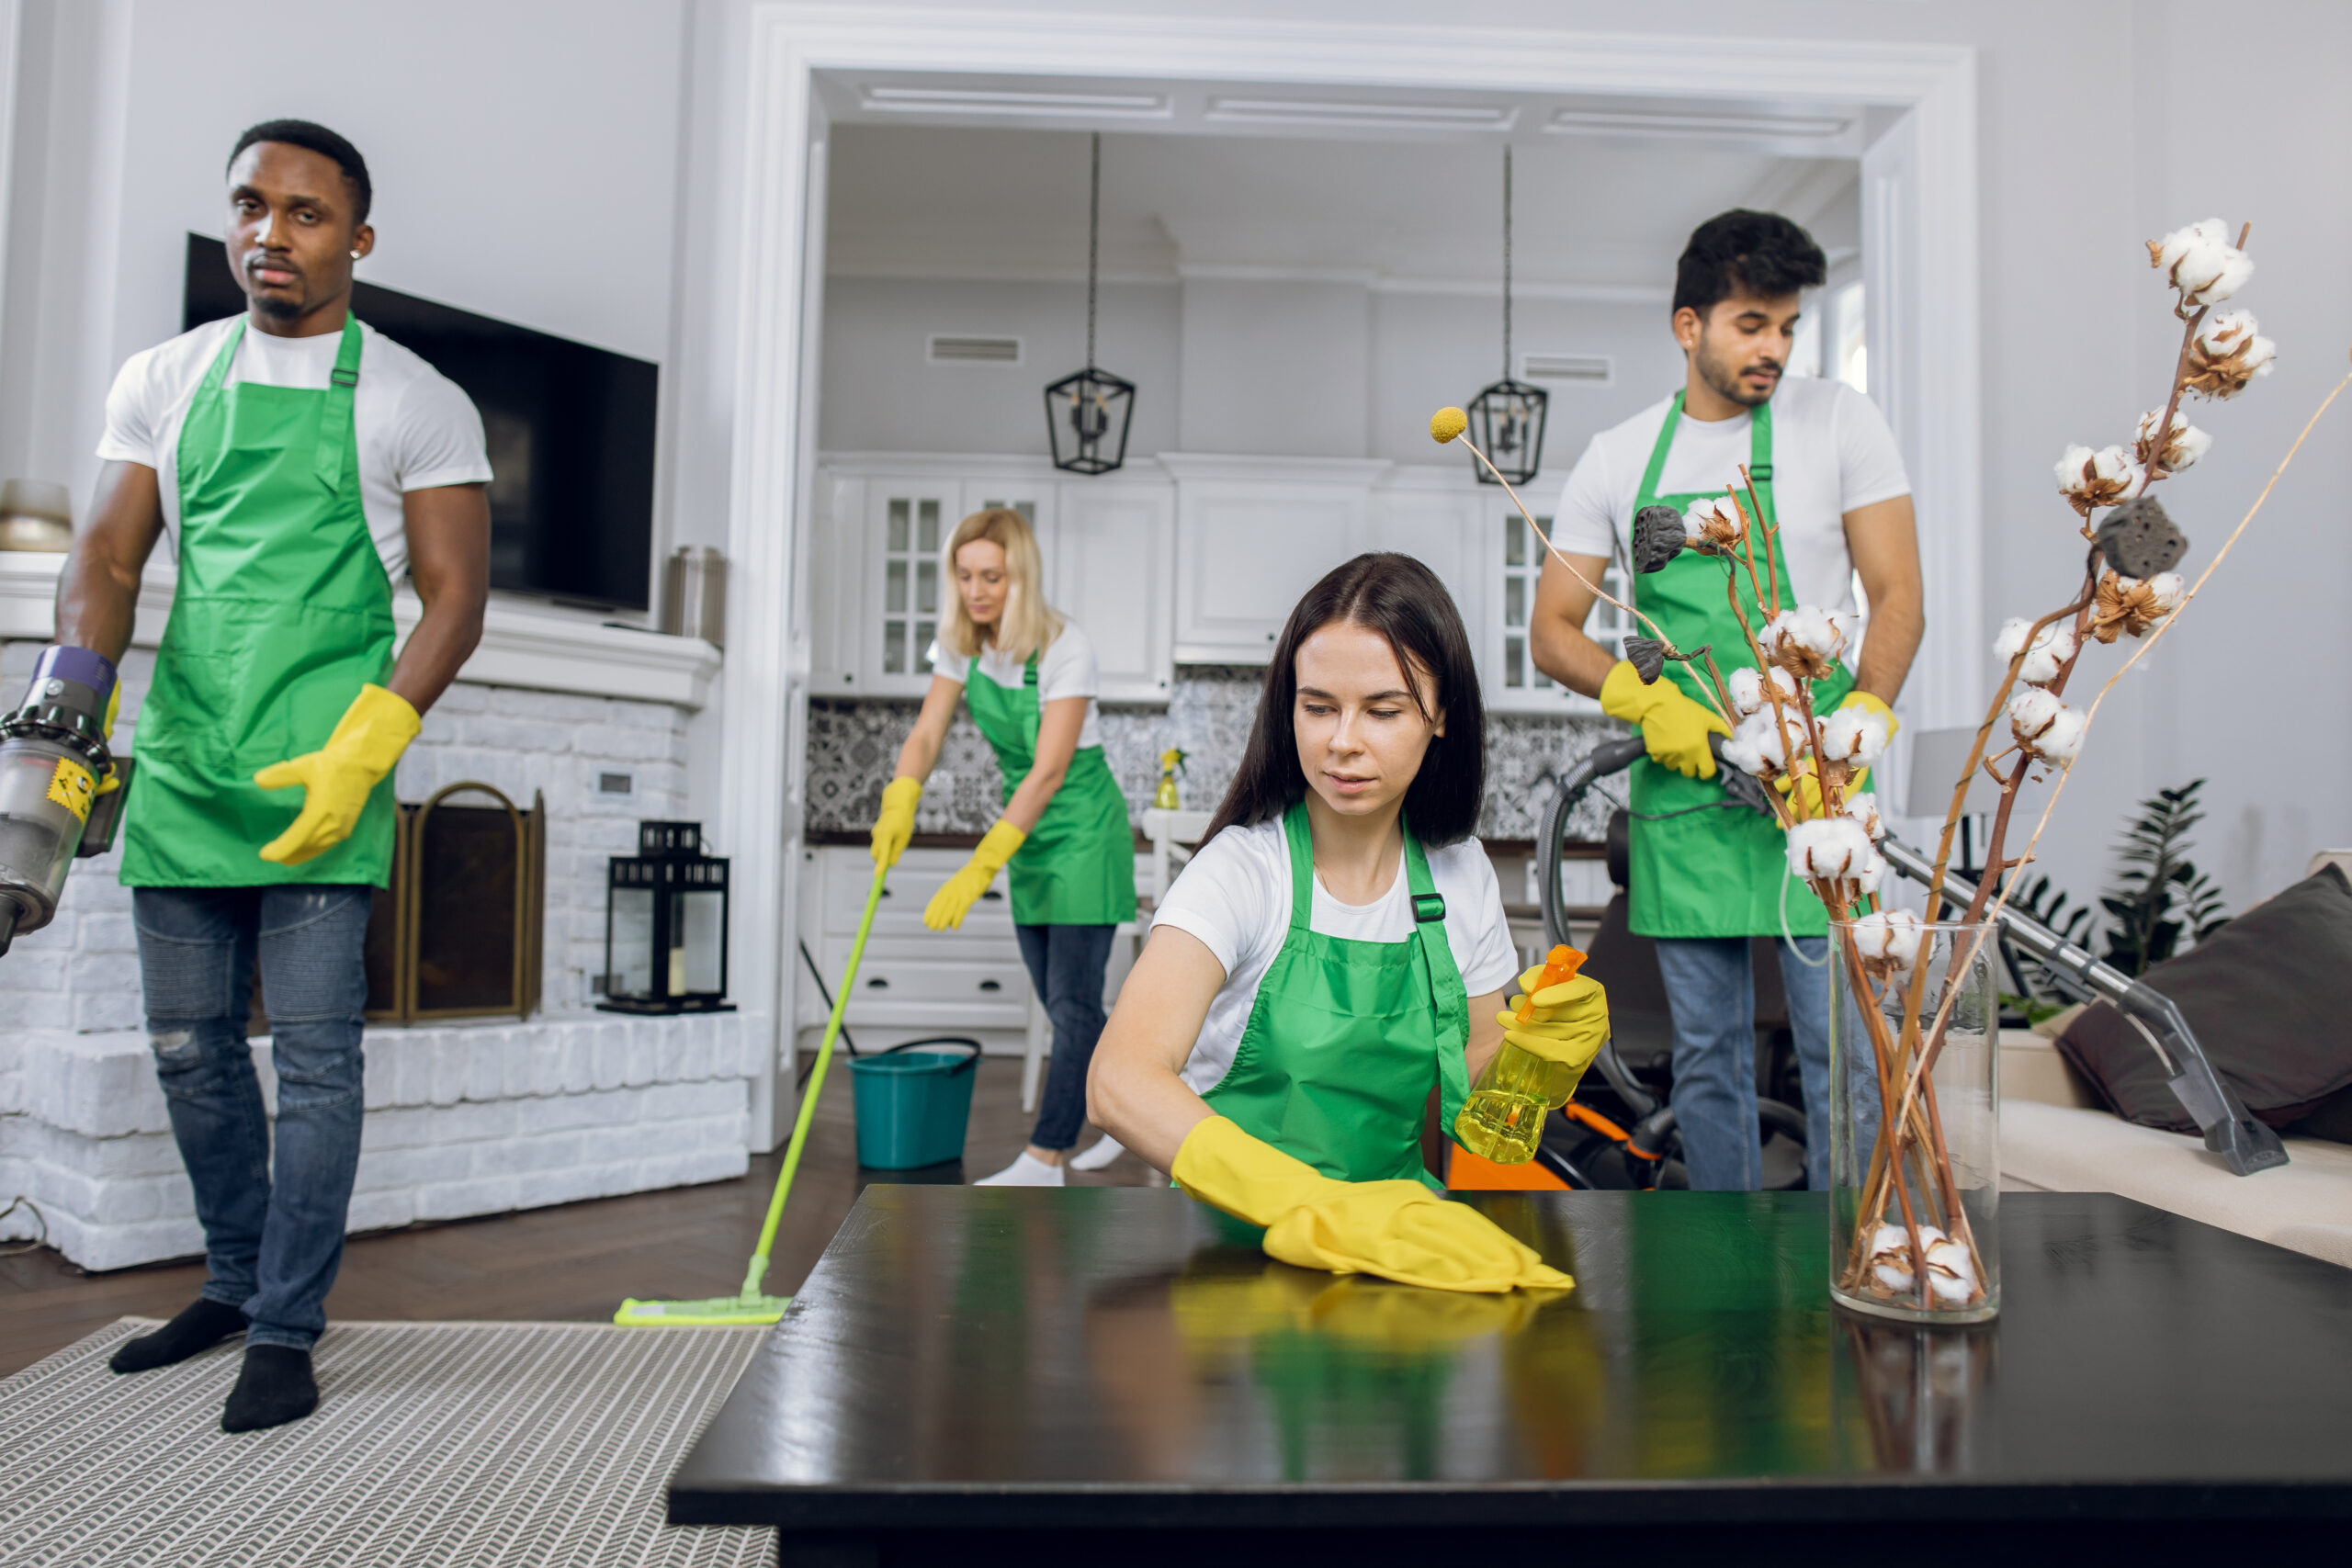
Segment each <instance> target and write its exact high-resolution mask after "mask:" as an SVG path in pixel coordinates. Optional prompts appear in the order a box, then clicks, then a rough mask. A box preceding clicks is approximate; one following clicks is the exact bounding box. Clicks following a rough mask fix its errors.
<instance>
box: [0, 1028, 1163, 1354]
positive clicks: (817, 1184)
mask: <svg viewBox="0 0 2352 1568" xmlns="http://www.w3.org/2000/svg"><path fill="white" fill-rule="evenodd" d="M841 1068H842V1064H841V1062H840V1060H838V1059H836V1061H835V1062H834V1064H833V1070H832V1071H831V1073H829V1074H828V1075H827V1079H826V1084H825V1092H824V1098H823V1099H822V1100H820V1101H819V1102H818V1106H817V1117H816V1121H815V1122H814V1124H813V1125H812V1126H811V1127H810V1128H809V1147H808V1150H807V1152H806V1153H805V1154H803V1156H801V1162H800V1172H799V1175H798V1176H797V1177H796V1178H795V1179H794V1181H793V1190H792V1197H791V1200H790V1201H789V1202H788V1204H787V1205H786V1210H785V1216H784V1224H783V1225H782V1227H781V1228H780V1229H779V1230H778V1232H777V1235H776V1244H775V1262H774V1264H773V1265H772V1266H771V1267H770V1269H769V1270H768V1276H767V1280H766V1282H765V1285H764V1288H765V1289H766V1290H768V1291H770V1292H775V1293H777V1294H789V1293H790V1292H794V1291H797V1290H798V1289H799V1288H800V1281H801V1280H803V1279H805V1278H807V1276H808V1273H809V1269H810V1267H811V1266H813V1265H814V1264H815V1263H816V1261H817V1257H818V1254H820V1253H821V1252H822V1251H823V1250H824V1248H825V1243H826V1242H828V1241H830V1240H831V1238H832V1235H833V1232H834V1231H835V1230H836V1229H838V1228H839V1227H840V1225H841V1223H842V1216H844V1215H845V1214H847V1213H849V1209H850V1205H851V1204H852V1203H853V1202H854V1201H855V1200H856V1197H857V1193H858V1190H860V1189H861V1188H862V1187H864V1186H865V1183H866V1182H867V1181H869V1180H876V1181H910V1180H913V1181H925V1180H928V1181H955V1180H962V1179H967V1178H969V1177H977V1176H985V1175H988V1174H989V1172H991V1171H994V1170H998V1169H1000V1168H1002V1167H1004V1166H1005V1165H1007V1164H1009V1163H1011V1161H1012V1157H1013V1156H1015V1155H1016V1154H1018V1153H1020V1151H1021V1147H1022V1145H1023V1144H1025V1143H1026V1142H1027V1141H1028V1135H1029V1130H1030V1125H1031V1122H1032V1118H1031V1117H1030V1116H1028V1115H1026V1114H1024V1113H1023V1111H1022V1110H1021V1064H1020V1063H1019V1062H1018V1061H1017V1060H1012V1059H1004V1058H999V1059H994V1060H989V1061H986V1062H983V1063H982V1064H981V1065H980V1067H979V1069H978V1070H979V1079H978V1083H976V1084H975V1085H974V1086H973V1091H972V1121H971V1130H970V1133H969V1134H968V1135H967V1139H966V1142H965V1145H964V1156H965V1157H964V1163H963V1165H962V1166H961V1167H960V1168H958V1167H955V1166H944V1167H938V1168H933V1169H931V1170H927V1171H906V1172H895V1171H894V1172H883V1171H861V1170H860V1169H859V1168H857V1165H856V1153H855V1150H856V1133H855V1127H854V1121H853V1118H852V1115H851V1110H850V1104H851V1096H850V1084H849V1077H848V1075H847V1074H845V1073H843V1072H842V1070H841ZM1097 1135H1098V1134H1096V1133H1095V1132H1094V1131H1093V1130H1092V1129H1091V1128H1090V1129H1089V1130H1088V1131H1087V1132H1086V1133H1085V1134H1083V1135H1081V1136H1080V1139H1079V1147H1080V1148H1081V1149H1082V1148H1085V1147H1087V1146H1088V1145H1091V1144H1092V1143H1093V1141H1094V1139H1095V1137H1096V1136H1097ZM783 1158H784V1156H783V1151H782V1150H780V1149H779V1150H778V1151H777V1152H776V1153H775V1154H773V1155H754V1156H752V1169H751V1173H750V1174H749V1175H748V1176H745V1177H743V1178H742V1179H740V1180H735V1181H720V1182H714V1183H712V1184H710V1185H708V1186H705V1187H687V1188H679V1189H676V1190H672V1191H667V1192H649V1193H643V1194H640V1195H638V1196H635V1197H628V1198H605V1199H599V1200H596V1201H593V1202H586V1203H568V1204H565V1205H563V1206H562V1207H560V1208H554V1209H534V1210H529V1211H526V1212H524V1213H514V1214H498V1215H492V1216H490V1217H488V1218H484V1219H478V1220H459V1221H455V1222H453V1223H450V1224H434V1225H412V1226H410V1227H409V1228H407V1229H405V1230H399V1231H387V1232H380V1233H378V1234H376V1235H368V1236H357V1237H354V1238H353V1239H352V1241H351V1242H350V1244H349V1245H348V1246H347V1247H345V1249H344V1256H343V1272H342V1274H341V1275H340V1276H338V1277H337V1279H336V1280H335V1286H334V1293H333V1294H332V1295H330V1296H329V1297H328V1298H327V1316H328V1318H329V1319H330V1320H331V1321H332V1320H333V1319H335V1318H346V1319H358V1318H410V1319H444V1320H464V1319H520V1320H536V1321H581V1322H595V1321H601V1320H604V1319H608V1318H610V1317H611V1316H612V1314H613V1309H614V1308H615V1307H616V1306H618V1305H619V1304H620V1303H621V1298H622V1297H624V1296H632V1295H634V1296H662V1297H670V1298H679V1297H696V1296H720V1295H731V1294H732V1293H734V1292H735V1291H736V1290H738V1289H739V1288H740V1287H741V1285H742V1282H743V1262H744V1259H745V1258H747V1257H748V1256H749V1255H750V1253H751V1250H752V1243H753V1242H754V1241H756V1240H758V1239H759V1232H760V1222H761V1221H762V1220H763V1218H765V1217H766V1213H767V1204H768V1194H769V1192H770V1191H771V1190H772V1189H773V1188H774V1186H775V1173H776V1168H777V1167H778V1166H779V1165H781V1164H782V1162H783ZM1070 1179H1072V1180H1073V1181H1076V1182H1081V1183H1091V1184H1094V1185H1101V1186H1114V1187H1134V1186H1141V1185H1142V1184H1143V1183H1144V1181H1145V1180H1146V1179H1148V1171H1147V1170H1146V1168H1145V1167H1144V1165H1143V1162H1142V1161H1140V1160H1138V1159H1136V1156H1133V1155H1122V1156H1120V1157H1119V1160H1118V1162H1117V1163H1116V1164H1115V1165H1114V1166H1113V1167H1112V1168H1110V1169H1108V1170H1105V1171H1101V1172H1098V1173H1096V1174H1094V1175H1091V1176H1089V1175H1082V1174H1079V1173H1076V1172H1073V1173H1072V1174H1071V1178H1070ZM203 1283H204V1268H203V1265H202V1264H201V1263H196V1262H189V1263H164V1264H156V1265H154V1266H153V1267H150V1268H144V1269H120V1270H118V1271H116V1272H114V1273H111V1274H85V1273H83V1272H82V1271H81V1270H79V1269H75V1268H74V1266H73V1265H72V1264H70V1263H68V1262H66V1261H65V1259H64V1258H62V1257H61V1256H59V1255H58V1254H57V1253H55V1252H53V1251H50V1250H46V1249H44V1250H41V1251H38V1252H31V1253H25V1254H21V1255H18V1256H17V1257H13V1258H0V1376H5V1375H6V1374H7V1373H9V1372H13V1371H17V1369H19V1368H21V1367H25V1366H28V1365H29V1364H31V1363H32V1362H34V1361H37V1360H39V1359H40V1358H41V1357H43V1356H46V1355H48V1354H49V1353H50V1352H51V1351H52V1350H56V1349H59V1348H62V1347H63V1346H66V1345H69V1344H72V1343H73V1342H74V1340H76V1339H78V1338H80V1337H82V1336H84V1335H85V1334H88V1333H89V1332H91V1331H92V1330H93V1329H96V1328H99V1327H102V1326H104V1325H107V1324H108V1323H111V1322H113V1321H114V1320H115V1319H116V1318H118V1317H121V1316H124V1315H126V1314H133V1315H140V1316H147V1317H168V1316H170V1315H171V1314H173V1313H175V1312H177V1311H179V1309H180V1308H182V1307H184V1306H186V1305H187V1303H189V1302H190V1301H192V1300H193V1299H195V1296H196V1293H197V1291H198V1289H199V1288H200V1287H201V1286H202V1285H203Z"/></svg>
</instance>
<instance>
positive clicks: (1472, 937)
mask: <svg viewBox="0 0 2352 1568" xmlns="http://www.w3.org/2000/svg"><path fill="white" fill-rule="evenodd" d="M1429 861H1430V885H1431V886H1434V887H1435V888H1436V889H1437V891H1438V893H1439V895H1440V896H1441V897H1443V898H1444V899H1445V941H1446V945H1447V947H1449V948H1450V949H1452V950H1453V964H1454V967H1455V968H1457V969H1459V970H1460V971H1461V972H1462V987H1463V989H1464V992H1465V993H1466V994H1468V995H1470V996H1473V997H1483V996H1486V995H1487V994H1488V993H1490V992H1494V991H1508V990H1509V989H1510V987H1511V985H1512V983H1513V982H1514V981H1516V980H1517V979H1518V978H1519V969H1520V965H1519V950H1518V949H1517V948H1516V947H1514V946H1512V945H1511V940H1510V921H1509V920H1508V919H1506V918H1505V917H1504V915H1503V896H1502V889H1501V888H1500V887H1498V886H1496V883H1495V867H1494V863H1493V862H1491V861H1489V860H1488V859H1487V852H1486V850H1485V849H1484V848H1483V847H1482V846H1481V845H1480V844H1479V842H1478V840H1476V839H1464V840H1462V841H1461V842H1460V843H1458V844H1448V845H1447V846H1446V847H1445V848H1443V849H1442V850H1431V851H1430V852H1429ZM1290 890H1291V874H1290V841H1289V840H1288V839H1287V838H1286V837H1285V836H1284V834H1283V823H1282V818H1275V819H1274V820H1272V821H1271V822H1261V823H1259V824H1258V825H1257V826H1256V827H1254V828H1227V829H1225V831H1223V832H1222V833H1219V834H1218V835H1217V836H1216V838H1214V839H1211V840H1209V841H1208V842H1207V843H1205V844H1203V845H1202V846H1201V849H1200V852H1199V853H1198V854H1196V855H1194V856H1193V860H1192V863H1191V864H1189V865H1187V866H1186V867H1185V868H1184V869H1183V871H1182V873H1180V874H1178V876H1177V878H1176V885H1175V886H1172V887H1170V889H1169V890H1168V897H1166V898H1165V899H1164V900H1162V901H1161V903H1160V906H1159V912H1158V913H1156V914H1155V915H1153V917H1152V920H1151V923H1152V926H1153V929H1155V930H1157V929H1158V928H1159V927H1161V926H1173V927H1175V928H1176V929H1177V930H1178V931H1185V932H1189V933H1190V934H1192V935H1193V936H1195V937H1198V938H1199V939H1200V941H1201V942H1202V944H1203V945H1204V946H1205V947H1206V948H1207V949H1208V950H1209V951H1210V952H1211V953H1215V954H1216V961H1217V963H1219V964H1222V965H1224V967H1225V984H1224V985H1223V986H1222V987H1219V988H1218V990H1217V993H1216V999H1215V1000H1214V1001H1212V1002H1210V1003H1209V1015H1208V1019H1207V1021H1205V1022H1204V1023H1203V1024H1202V1025H1201V1037H1200V1039H1199V1040H1198V1041H1196V1042H1195V1043H1193V1054H1192V1055H1191V1056H1190V1057H1189V1058H1187V1059H1186V1061H1185V1063H1184V1075H1183V1076H1184V1082H1185V1083H1186V1084H1188V1085H1190V1086H1191V1087H1192V1089H1193V1092H1194V1093H1195V1094H1206V1093H1207V1092H1208V1091H1209V1090H1210V1089H1215V1088H1216V1085H1217V1083H1218V1081H1219V1080H1221V1079H1222V1078H1223V1077H1225V1074H1226V1069H1227V1068H1228V1067H1230V1066H1232V1065H1233V1054H1234V1053H1235V1052H1236V1051H1238V1050H1239V1049H1240V1047H1241V1033H1242V1031H1243V1030H1244V1029H1246V1028H1248V1027H1249V1023H1250V1009H1251V1008H1252V1007H1253V1006H1255V1005H1256V1003H1257V1000H1258V985H1259V982H1261V980H1263V979H1264V978H1265V977H1266V971H1267V970H1268V969H1270V968H1272V967H1273V963H1274V955H1275V954H1276V953H1279V952H1281V951H1282V945H1283V939H1284V938H1285V937H1287V936H1289V935H1290ZM1306 924H1307V929H1308V930H1310V931H1319V932H1321V933H1322V934H1323V935H1325V936H1336V937H1342V938H1346V939H1349V940H1351V941H1354V942H1404V941H1405V940H1407V939H1408V938H1409V937H1410V936H1411V935H1412V934H1413V899H1412V886H1411V879H1410V878H1408V876H1407V875H1406V874H1405V864H1404V859H1403V857H1402V856H1399V857H1398V859H1397V877H1396V880H1395V881H1394V882H1392V883H1390V884H1389V886H1388V891H1387V892H1386V893H1385V894H1383V895H1382V896H1381V897H1380V898H1379V899H1378V900H1377V901H1376V902H1374V903H1371V904H1342V903H1340V901H1339V900H1338V899H1337V898H1334V897H1331V895H1330V893H1329V891H1328V890H1326V889H1325V887H1324V886H1323V879H1322V877H1321V876H1319V875H1318V876H1317V877H1316V879H1315V908H1312V909H1310V910H1309V911H1307V917H1306Z"/></svg>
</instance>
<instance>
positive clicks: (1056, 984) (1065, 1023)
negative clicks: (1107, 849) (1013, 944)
mask: <svg viewBox="0 0 2352 1568" xmlns="http://www.w3.org/2000/svg"><path fill="white" fill-rule="evenodd" d="M1012 929H1013V931H1014V932H1015V933H1017V934H1018V935H1019V936H1020V938H1021V961H1022V962H1023V964H1027V965H1028V966H1029V981H1030V984H1032V985H1034V986H1035V987H1037V994H1038V995H1039V996H1040V997H1043V998H1045V999H1046V1017H1047V1018H1050V1019H1052V1020H1053V1021H1054V1056H1053V1060H1052V1061H1051V1062H1049V1063H1047V1064H1046V1092H1045V1095H1044V1097H1043V1098H1041V1099H1040V1100H1038V1102H1037V1127H1036V1130H1035V1132H1033V1133H1031V1134H1029V1141H1030V1142H1031V1143H1033V1144H1035V1145H1037V1147H1039V1148H1041V1149H1069V1148H1074V1147H1076V1146H1077V1144H1078V1134H1079V1130H1080V1128H1082V1127H1084V1126H1085V1125H1086V1069H1087V1067H1088V1066H1090V1065H1091V1063H1092V1062H1093V1060H1094V1043H1095V1042H1096V1041H1098V1040H1100V1039H1102V1038H1103V1021H1104V1019H1105V1016H1106V1015H1105V1014H1104V1013H1103V970H1104V968H1106V967H1107V966H1108V965H1109V964H1110V962H1111V933H1112V932H1113V931H1114V930H1115V929H1116V928H1115V927H1112V926H1015V927H1013V928H1012Z"/></svg>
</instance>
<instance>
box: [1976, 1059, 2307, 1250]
mask: <svg viewBox="0 0 2352 1568" xmlns="http://www.w3.org/2000/svg"><path fill="white" fill-rule="evenodd" d="M2001 1102H2002V1103H2001V1186H2002V1188H2003V1189H2004V1190H2009V1191H2022V1192H2116V1193H2120V1194H2121V1195H2122V1196H2124V1197H2126V1198H2136V1199H2138V1200H2139V1201H2141V1202H2143V1203H2148V1204H2152V1205H2154V1207H2156V1208H2159V1209H2165V1210H2169V1211H2170V1212H2171V1213H2176V1214H2180V1215H2184V1216H2186V1217H2187V1218H2189V1219H2192V1220H2202V1221H2203V1222H2204V1223H2205V1224H2209V1225H2219V1226H2220V1227H2221V1228H2222V1229H2223V1230H2230V1231H2235V1232H2237V1233H2238V1234H2239V1235H2250V1236H2253V1237H2254V1238H2255V1239H2256V1240H2257V1241H2267V1242H2271V1243H2273V1244H2275V1245H2277V1246H2279V1247H2290V1248H2292V1249H2293V1250H2295V1251H2297V1252H2303V1253H2309V1254H2310V1255H2311V1256H2312V1257H2313V1258H2325V1259H2326V1260H2327V1261H2328V1262H2330V1263H2338V1264H2342V1265H2343V1266H2345V1267H2346V1268H2347V1269H2352V1144H2335V1143H2329V1142H2326V1141H2325V1140H2324V1139H2319V1138H2292V1137H2290V1138H2289V1139H2287V1141H2286V1142H2287V1159H2288V1163H2287V1164H2286V1165H2285V1166H2283V1167H2281V1168H2278V1169H2274V1170H2266V1171H2261V1172H2258V1173H2256V1174H2255V1175H2253V1176H2235V1175H2233V1174H2232V1173H2231V1171H2230V1168H2229V1167H2228V1166H2227V1165H2225V1164H2223V1163H2222V1156H2219V1155H2215V1154H2210V1153H2208V1152H2207V1151H2206V1148H2205V1145H2204V1142H2203V1140H2201V1139H2199V1138H2198V1137H2196V1136H2195V1135H2194V1134H2182V1133H2160V1132H2157V1131H2156V1130H2155V1129H2154V1128H2153V1127H2142V1126H2138V1125H2135V1124H2134V1123H2132V1122H2126V1121H2124V1120H2123V1119H2122V1118H2121V1117H2120V1116H2117V1115H2114V1114H2112V1113H2110V1112H2109V1111H2107V1110H2105V1109H2104V1108H2102V1107H2101V1106H2100V1104H2099V1102H2098V1095H2097V1094H2096V1093H2094V1092H2093V1091H2092V1089H2091V1088H2090V1086H2089V1085H2088V1084H2086V1083H2085V1082H2084V1081H2083V1080H2082V1078H2081V1077H2080V1076H2079V1075H2077V1074H2076V1073H2075V1069H2074V1068H2073V1067H2072V1066H2069V1065H2068V1064H2067V1061H2066V1059H2065V1058H2064V1056H2062V1055H2059V1054H2058V1048H2057V1047H2056V1046H2055V1045H2054V1044H2052V1043H2051V1042H2050V1041H2048V1040H2046V1039H2043V1038H2042V1037H2041V1035H2039V1034H2034V1033H2030V1032H2027V1031H2025V1030H2021V1029H2012V1030H2007V1031H2004V1032H2003V1033H2002V1035H2001Z"/></svg>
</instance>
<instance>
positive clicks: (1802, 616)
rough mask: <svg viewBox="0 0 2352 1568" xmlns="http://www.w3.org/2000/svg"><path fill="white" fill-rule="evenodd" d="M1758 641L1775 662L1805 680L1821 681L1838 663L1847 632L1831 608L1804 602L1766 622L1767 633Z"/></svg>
mask: <svg viewBox="0 0 2352 1568" xmlns="http://www.w3.org/2000/svg"><path fill="white" fill-rule="evenodd" d="M1757 640H1758V642H1759V643H1761V644H1762V645H1763V649H1764V653H1765V657H1767V658H1769V659H1770V660H1772V662H1773V663H1775V664H1777V665H1779V666H1780V667H1781V669H1783V670H1786V671H1788V672H1789V673H1790V674H1792V675H1795V676H1797V677H1799V678H1801V679H1804V680H1807V681H1817V680H1819V679H1820V678H1821V677H1822V676H1824V675H1826V674H1828V673H1829V671H1830V670H1831V668H1832V667H1833V666H1835V665H1836V664H1837V662H1838V653H1839V652H1840V651H1841V650H1843V649H1844V648H1845V646H1846V634H1845V633H1844V632H1843V631H1841V630H1839V629H1838V623H1837V622H1836V621H1834V620H1832V619H1831V618H1830V616H1829V614H1828V612H1827V611H1825V610H1819V609H1816V608H1815V607H1814V606H1813V605H1811V604H1800V605H1798V606H1797V607H1796V608H1795V609H1793V610H1783V611H1781V613H1780V614H1779V615H1775V616H1773V617H1772V618H1771V619H1770V621H1768V622H1766V623H1765V626H1764V635H1763V636H1762V637H1758V639H1757Z"/></svg>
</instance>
